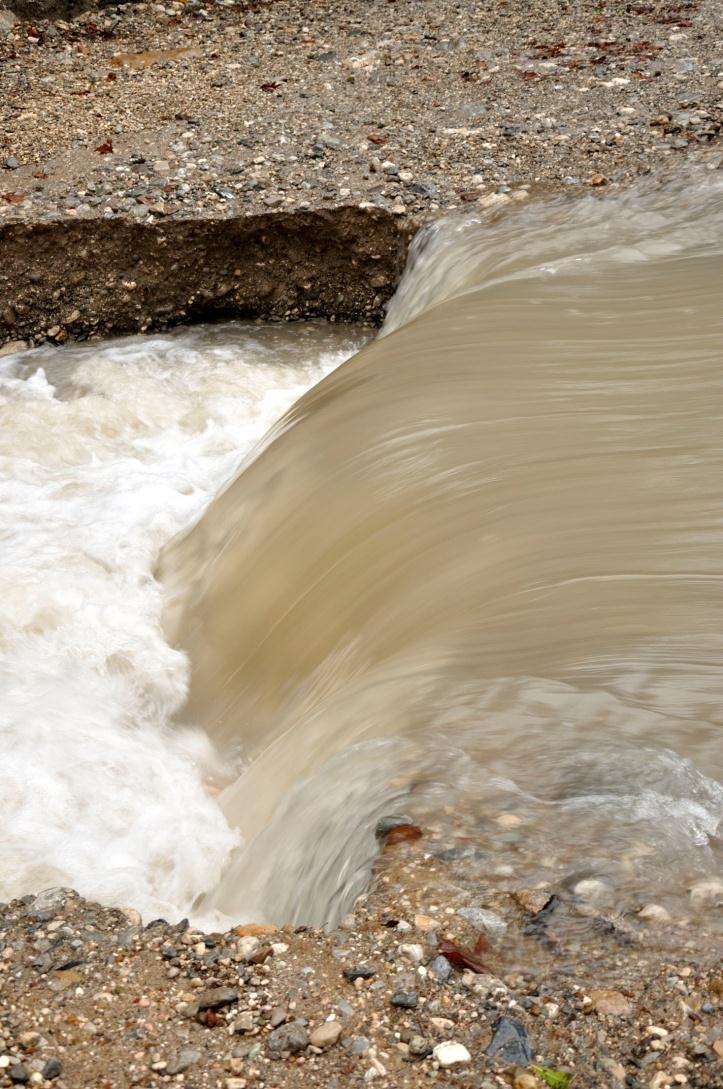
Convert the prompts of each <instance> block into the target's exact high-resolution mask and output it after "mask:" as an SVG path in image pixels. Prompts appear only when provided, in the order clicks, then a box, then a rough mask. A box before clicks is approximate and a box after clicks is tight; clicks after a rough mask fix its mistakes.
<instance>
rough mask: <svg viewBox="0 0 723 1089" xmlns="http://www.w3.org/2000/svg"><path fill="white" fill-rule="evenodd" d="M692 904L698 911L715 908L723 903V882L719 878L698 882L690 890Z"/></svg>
mask: <svg viewBox="0 0 723 1089" xmlns="http://www.w3.org/2000/svg"><path fill="white" fill-rule="evenodd" d="M690 902H691V903H692V905H693V907H694V908H697V909H701V908H707V907H713V906H714V905H715V904H717V903H719V902H720V903H723V881H721V880H719V878H717V877H710V878H707V879H705V880H703V881H696V883H695V885H693V886H692V887H691V889H690Z"/></svg>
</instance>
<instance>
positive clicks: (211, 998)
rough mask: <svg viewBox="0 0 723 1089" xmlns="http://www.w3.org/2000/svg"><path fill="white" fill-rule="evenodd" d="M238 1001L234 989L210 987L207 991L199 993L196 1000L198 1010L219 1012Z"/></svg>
mask: <svg viewBox="0 0 723 1089" xmlns="http://www.w3.org/2000/svg"><path fill="white" fill-rule="evenodd" d="M237 999H238V991H237V990H236V988H235V987H212V988H211V989H210V990H208V991H201V993H200V995H199V996H198V998H197V999H196V1003H197V1005H198V1008H199V1010H220V1009H222V1008H223V1007H224V1006H230V1005H232V1004H233V1003H234V1002H236V1000H237Z"/></svg>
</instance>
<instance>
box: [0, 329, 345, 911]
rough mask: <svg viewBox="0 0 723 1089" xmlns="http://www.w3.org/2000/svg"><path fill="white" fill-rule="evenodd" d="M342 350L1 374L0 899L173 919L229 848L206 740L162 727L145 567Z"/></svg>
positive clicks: (185, 338) (171, 694)
mask: <svg viewBox="0 0 723 1089" xmlns="http://www.w3.org/2000/svg"><path fill="white" fill-rule="evenodd" d="M358 340H359V338H358V337H353V336H352V335H350V334H349V333H343V332H341V331H336V330H334V329H332V328H326V327H318V328H316V329H314V328H309V327H304V329H303V330H301V329H299V331H298V332H296V333H295V332H294V331H293V330H286V331H283V332H282V331H280V330H273V329H269V330H260V329H258V328H256V327H251V326H227V327H224V328H223V329H219V328H216V329H207V330H194V331H192V332H185V333H183V334H180V335H179V334H176V335H169V336H164V337H152V338H132V339H127V340H123V341H116V342H109V343H107V344H104V345H102V346H95V347H92V348H91V347H88V346H86V347H84V348H73V349H65V350H63V351H62V352H57V351H53V350H47V349H44V350H41V351H36V352H33V353H25V354H24V355H22V356H16V357H9V358H8V359H7V360H3V362H2V366H1V367H0V654H1V655H2V660H1V661H0V810H1V811H2V813H3V836H2V837H1V838H0V898H8V897H10V896H13V895H20V894H25V893H28V892H33V891H36V890H39V889H41V888H44V887H47V886H48V885H50V884H67V885H72V886H73V887H75V888H77V889H78V890H79V891H80V892H81V893H83V894H84V895H87V896H90V897H96V898H99V899H101V900H104V901H106V902H111V903H121V904H123V903H128V904H133V905H134V906H136V907H138V908H139V909H140V910H141V911H142V912H143V914H144V915H148V916H155V915H166V916H170V917H179V916H180V915H183V914H185V913H187V912H188V910H189V908H190V905H191V903H192V901H193V900H194V899H195V897H196V895H197V894H198V893H199V891H202V890H204V889H206V888H208V887H210V886H212V885H213V884H215V882H216V881H217V879H218V876H219V873H220V871H221V869H222V867H223V866H224V864H225V862H226V860H227V857H228V854H229V852H230V851H231V849H232V848H233V846H234V845H235V843H236V834H235V832H234V831H233V830H232V829H230V828H229V826H228V825H227V823H226V820H225V818H224V816H223V814H222V813H221V810H220V809H219V807H218V805H217V803H216V801H215V798H214V796H213V782H214V777H215V776H216V775H217V774H218V772H219V768H218V767H217V761H216V758H215V754H214V753H213V752H212V750H211V747H210V745H209V743H208V741H207V740H206V739H205V737H204V736H203V735H202V734H201V733H199V732H193V731H188V730H186V731H182V730H179V729H178V728H176V727H173V726H172V725H171V717H172V715H173V713H174V711H175V710H176V709H177V708H178V707H179V705H180V704H181V703H182V702H183V699H184V696H185V692H186V686H187V663H186V660H185V658H184V656H183V655H182V654H180V653H179V652H178V651H176V650H174V649H172V648H171V647H169V646H168V644H167V643H166V641H165V639H164V638H163V634H162V632H161V628H160V614H161V606H162V601H161V594H160V589H159V586H158V584H157V583H156V582H155V580H154V579H153V577H152V569H153V565H154V563H155V561H156V558H157V556H158V552H159V550H160V548H161V547H162V546H163V545H164V544H165V543H166V542H167V541H168V540H170V539H171V538H172V537H173V536H174V535H175V534H176V533H178V532H179V531H180V530H182V529H183V528H184V527H186V526H187V525H189V524H191V523H192V522H193V521H194V520H195V519H196V518H198V516H199V515H200V514H201V512H202V511H203V509H204V508H205V506H206V505H207V504H208V502H209V501H210V500H211V499H212V498H213V496H214V495H215V494H216V493H217V492H218V491H219V490H220V489H221V488H222V487H223V485H224V484H225V483H226V482H227V481H228V479H229V478H230V477H231V476H232V475H233V474H234V473H235V471H236V470H237V469H238V466H239V464H240V462H241V460H242V459H243V458H244V456H246V455H247V454H248V452H249V450H251V448H252V447H253V445H254V443H255V442H256V441H257V440H258V439H259V438H260V437H261V436H262V435H263V433H264V432H265V431H266V429H267V428H268V427H269V426H270V425H271V424H272V423H273V422H274V421H275V420H276V419H278V417H279V416H280V415H281V414H282V413H283V411H284V410H285V409H286V408H287V407H289V406H290V405H291V404H292V403H293V402H294V401H295V400H296V399H297V397H298V396H299V395H300V394H301V393H302V392H303V391H304V389H306V388H307V387H308V386H310V385H312V384H314V383H315V382H316V381H318V380H319V379H320V378H321V377H322V376H323V375H324V374H325V373H326V372H328V371H329V370H330V369H332V368H333V367H334V366H335V365H337V364H338V363H340V362H341V361H342V360H343V359H345V358H346V357H347V356H348V355H350V354H351V352H352V350H353V348H354V347H355V346H356V344H358Z"/></svg>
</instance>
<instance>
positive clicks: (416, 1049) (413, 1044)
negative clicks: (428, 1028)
mask: <svg viewBox="0 0 723 1089" xmlns="http://www.w3.org/2000/svg"><path fill="white" fill-rule="evenodd" d="M409 1054H410V1055H411V1057H412V1058H413V1059H426V1057H427V1055H431V1054H432V1045H431V1044H430V1042H429V1040H427V1039H425V1037H424V1036H412V1037H411V1039H410V1041H409Z"/></svg>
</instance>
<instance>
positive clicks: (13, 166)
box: [3, 155, 20, 170]
mask: <svg viewBox="0 0 723 1089" xmlns="http://www.w3.org/2000/svg"><path fill="white" fill-rule="evenodd" d="M3 166H4V167H5V169H6V170H19V169H20V163H19V162H18V160H17V159H16V158H15V156H14V155H9V156H8V158H7V159H3Z"/></svg>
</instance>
